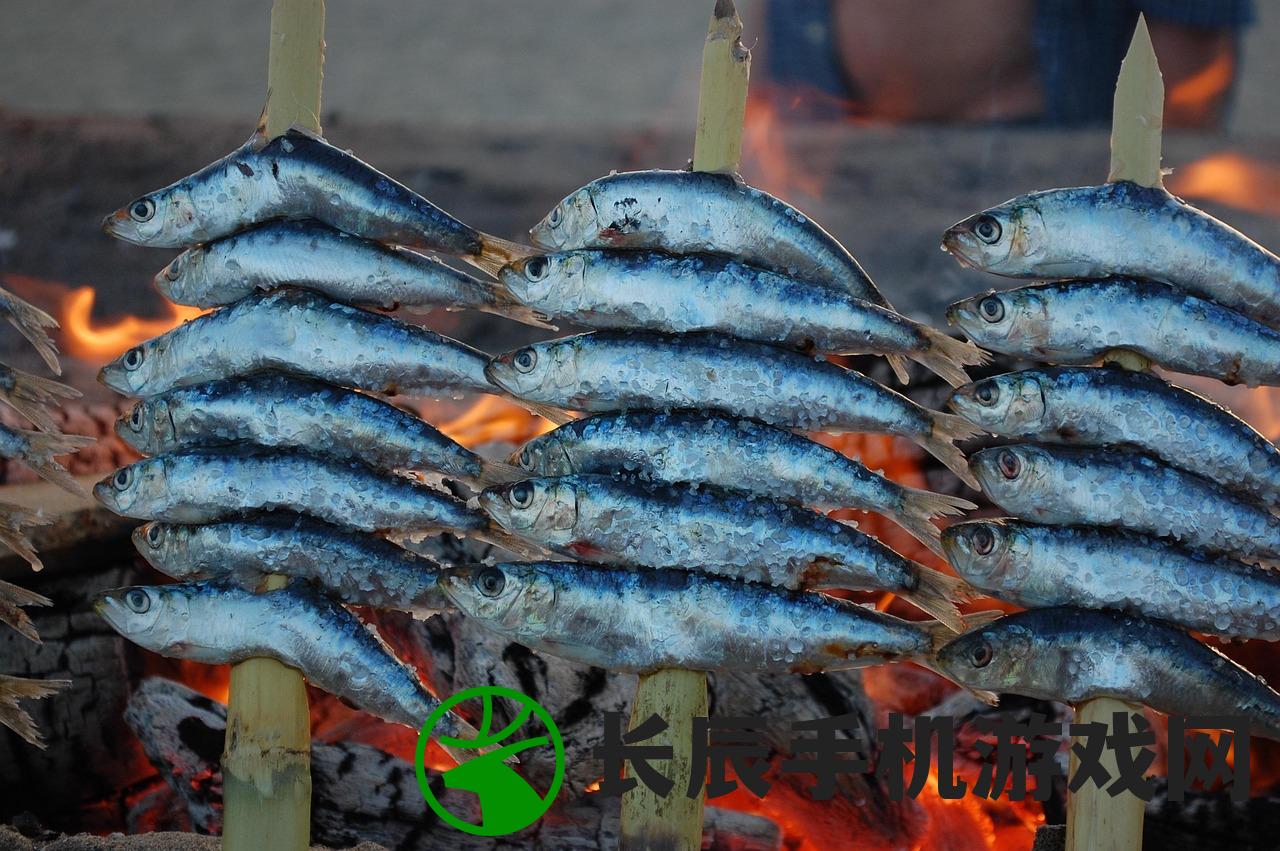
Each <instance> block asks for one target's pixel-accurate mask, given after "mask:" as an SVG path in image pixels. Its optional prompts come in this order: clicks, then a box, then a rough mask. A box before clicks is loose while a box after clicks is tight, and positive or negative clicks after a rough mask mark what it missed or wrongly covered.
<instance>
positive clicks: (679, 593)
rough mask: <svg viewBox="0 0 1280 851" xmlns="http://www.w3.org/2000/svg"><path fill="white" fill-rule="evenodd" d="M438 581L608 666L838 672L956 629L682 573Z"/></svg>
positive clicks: (563, 649)
mask: <svg viewBox="0 0 1280 851" xmlns="http://www.w3.org/2000/svg"><path fill="white" fill-rule="evenodd" d="M440 587H441V588H442V589H443V590H444V593H445V594H446V595H447V596H448V597H449V599H451V600H452V601H453V602H454V604H455V605H457V607H458V608H459V609H461V610H462V611H463V612H464V613H465V614H466V615H467V616H468V617H473V618H476V619H477V620H479V621H480V622H481V623H482V624H484V626H485V627H487V628H488V629H491V630H493V631H495V632H497V633H498V634H500V635H502V636H504V637H506V638H509V639H511V640H513V641H516V642H519V643H520V644H523V645H525V646H527V647H531V648H533V649H534V650H537V651H539V652H544V653H549V654H551V655H553V656H559V657H561V658H564V659H569V660H571V661H573V662H577V663H579V664H583V665H596V666H599V667H601V668H605V669H606V670H610V671H635V672H641V673H643V672H647V671H652V670H656V669H658V668H688V669H692V670H697V671H749V672H752V673H762V672H778V673H783V672H792V673H815V672H817V671H833V670H844V669H848V668H860V667H865V666H868V665H879V664H884V663H887V662H900V661H906V660H922V659H927V658H928V656H929V653H930V648H931V646H932V645H933V644H934V643H935V642H936V643H941V642H942V641H944V640H945V639H946V638H948V637H951V636H952V635H953V633H952V632H951V630H949V629H947V628H946V627H944V626H942V625H941V624H938V623H936V622H932V621H930V622H913V621H907V620H902V619H901V618H896V617H893V616H892V615H887V614H883V613H881V612H877V611H875V610H874V609H868V608H864V607H862V606H858V605H855V604H853V603H849V602H847V601H845V600H838V599H835V598H833V597H829V596H827V595H825V594H814V593H807V592H794V591H783V590H781V589H777V588H769V587H766V586H763V585H755V584H751V583H744V582H733V581H729V580H724V579H719V578H716V577H713V576H701V575H698V574H696V573H687V572H685V571H682V570H637V571H629V570H615V569H610V568H604V567H596V566H592V565H585V564H566V563H562V562H543V563H521V564H497V565H477V566H474V567H460V568H451V569H448V570H445V571H444V573H442V574H441V576H440Z"/></svg>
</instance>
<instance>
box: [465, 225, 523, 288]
mask: <svg viewBox="0 0 1280 851" xmlns="http://www.w3.org/2000/svg"><path fill="white" fill-rule="evenodd" d="M537 253H538V249H536V248H534V247H533V246H530V245H524V244H522V243H519V242H512V241H511V240H509V239H502V238H500V237H496V236H492V235H490V234H487V233H482V234H480V253H479V254H474V255H471V256H469V257H463V258H462V259H463V260H465V261H467V262H468V263H470V264H471V265H472V266H475V267H476V268H477V269H480V270H481V271H484V272H487V273H488V274H490V275H492V276H493V277H495V278H496V277H498V272H499V271H501V270H502V267H503V266H506V265H507V264H508V263H514V262H515V261H517V260H523V259H524V258H525V257H529V256H531V255H533V254H537Z"/></svg>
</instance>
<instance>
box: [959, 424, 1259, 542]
mask: <svg viewBox="0 0 1280 851" xmlns="http://www.w3.org/2000/svg"><path fill="white" fill-rule="evenodd" d="M971 463H972V464H973V470H974V474H975V475H976V476H977V477H978V479H979V480H980V481H981V482H982V490H983V492H984V493H985V494H986V495H987V496H988V497H990V498H991V500H992V501H993V502H995V503H996V504H997V505H999V506H1000V507H1001V508H1003V509H1004V510H1005V511H1008V512H1009V513H1010V514H1013V515H1016V516H1018V517H1022V518H1025V519H1028V520H1035V521H1038V522H1041V523H1049V524H1053V525H1065V526H1115V527H1120V528H1125V529H1130V530H1132V531H1135V532H1141V533H1145V534H1148V535H1155V536H1156V537H1161V538H1171V539H1173V540H1175V541H1179V542H1181V543H1183V544H1185V545H1187V546H1189V547H1192V548H1194V549H1202V550H1207V551H1209V552H1214V553H1221V554H1229V555H1234V556H1238V557H1240V558H1243V559H1246V560H1260V561H1274V560H1277V559H1280V517H1277V516H1275V515H1273V514H1272V513H1271V512H1270V511H1269V510H1268V509H1267V508H1266V506H1264V505H1262V504H1261V503H1258V502H1255V501H1253V500H1252V499H1251V498H1249V497H1247V496H1244V495H1242V494H1238V493H1233V492H1231V491H1228V490H1227V489H1225V488H1223V487H1220V486H1218V485H1216V484H1214V483H1213V482H1211V481H1209V480H1208V479H1204V478H1201V477H1200V476H1197V475H1195V474H1194V473H1187V472H1184V471H1182V470H1178V469H1176V468H1174V467H1170V466H1168V465H1167V464H1164V463H1162V462H1160V461H1157V460H1155V459H1154V458H1150V457H1148V456H1146V455H1142V454H1139V453H1136V452H1128V451H1124V450H1119V449H1076V448H1071V447H1065V446H1050V445H1044V446H1038V445H1033V444H1025V443H1024V444H1016V445H1012V446H998V447H993V448H991V449H984V450H982V451H981V452H977V453H975V454H974V456H973V458H972V460H971Z"/></svg>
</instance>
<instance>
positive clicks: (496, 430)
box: [439, 396, 555, 447]
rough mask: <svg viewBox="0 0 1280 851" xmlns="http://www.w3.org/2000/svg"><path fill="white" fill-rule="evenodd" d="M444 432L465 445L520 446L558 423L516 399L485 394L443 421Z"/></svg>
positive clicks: (441, 429) (441, 425)
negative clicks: (532, 411) (546, 418)
mask: <svg viewBox="0 0 1280 851" xmlns="http://www.w3.org/2000/svg"><path fill="white" fill-rule="evenodd" d="M439 428H440V431H441V432H442V433H443V434H444V435H445V436H447V437H450V438H452V439H454V440H456V441H458V442H459V443H461V444H462V445H463V446H467V447H476V446H483V445H485V444H486V443H510V444H513V445H515V446H519V445H521V444H523V443H525V442H526V441H529V440H532V439H533V438H535V437H537V436H538V435H540V434H546V433H547V432H549V431H551V430H552V429H553V428H555V424H554V423H551V422H548V421H547V420H544V419H542V418H541V417H539V416H537V415H535V414H531V413H529V412H528V411H526V410H525V409H524V408H521V407H520V406H519V405H517V404H515V403H514V402H508V401H507V400H506V399H500V398H498V397H497V396H482V397H480V398H479V399H477V400H476V401H475V403H474V404H473V405H472V406H471V407H470V408H468V409H467V410H466V411H464V412H463V413H462V414H461V415H459V416H457V417H455V418H454V419H452V420H449V421H448V422H445V423H441V424H440V426H439Z"/></svg>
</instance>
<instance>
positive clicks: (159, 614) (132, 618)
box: [93, 585, 192, 656]
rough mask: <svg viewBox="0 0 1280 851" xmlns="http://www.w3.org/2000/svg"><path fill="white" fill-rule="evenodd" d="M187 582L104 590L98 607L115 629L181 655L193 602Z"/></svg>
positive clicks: (147, 645) (134, 639)
mask: <svg viewBox="0 0 1280 851" xmlns="http://www.w3.org/2000/svg"><path fill="white" fill-rule="evenodd" d="M186 588H187V586H183V585H134V586H131V587H128V588H117V589H116V590H114V591H104V592H103V593H102V594H99V595H98V597H97V598H96V599H95V600H94V602H93V608H94V610H95V611H96V612H97V613H98V614H99V615H101V616H102V617H103V619H104V620H106V622H107V623H109V624H110V625H111V628H112V629H114V630H115V631H116V632H118V633H120V634H121V635H123V636H124V637H125V638H127V639H129V640H130V641H132V642H133V643H134V644H137V645H139V646H141V647H143V648H145V649H147V650H151V651H153V652H155V653H160V654H162V655H166V656H173V655H179V654H180V652H181V650H182V648H183V647H185V646H186V645H187V644H188V641H189V636H188V628H189V626H190V624H191V620H192V619H191V601H190V599H189V598H188V596H187V591H186V590H185V589H186Z"/></svg>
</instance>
